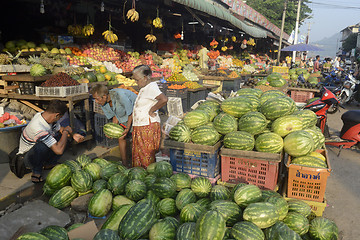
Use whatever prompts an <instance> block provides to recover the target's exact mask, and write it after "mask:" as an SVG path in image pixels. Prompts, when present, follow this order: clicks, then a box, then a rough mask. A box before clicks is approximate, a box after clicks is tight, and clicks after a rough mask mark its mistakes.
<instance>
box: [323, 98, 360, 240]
mask: <svg viewBox="0 0 360 240" xmlns="http://www.w3.org/2000/svg"><path fill="white" fill-rule="evenodd" d="M345 107H346V109H341V110H340V112H337V113H335V114H329V115H328V125H329V130H330V133H332V135H339V132H340V130H341V128H342V125H343V124H342V120H341V115H342V114H343V113H345V112H346V111H348V110H360V107H358V106H356V104H355V103H352V104H350V105H346V106H345ZM327 149H328V154H329V158H330V164H331V168H332V169H333V171H332V172H331V175H330V177H329V178H328V181H327V187H326V195H325V196H326V199H327V204H328V206H327V207H326V208H325V212H324V215H323V216H324V217H326V218H329V219H331V220H333V221H335V223H336V224H337V226H338V227H339V231H340V234H339V240H355V239H359V236H360V228H359V227H357V226H358V223H359V216H360V181H359V180H358V176H359V175H358V174H359V172H360V154H359V153H360V150H359V149H342V150H341V152H340V156H337V155H338V153H339V148H336V147H328V146H327Z"/></svg>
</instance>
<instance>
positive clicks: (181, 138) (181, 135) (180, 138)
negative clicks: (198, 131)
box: [169, 124, 191, 143]
mask: <svg viewBox="0 0 360 240" xmlns="http://www.w3.org/2000/svg"><path fill="white" fill-rule="evenodd" d="M169 137H170V139H171V140H174V141H177V142H185V143H187V142H190V141H191V131H190V128H189V127H188V126H186V125H185V124H176V125H175V126H174V127H172V128H171V129H170V132H169Z"/></svg>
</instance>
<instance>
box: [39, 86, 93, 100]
mask: <svg viewBox="0 0 360 240" xmlns="http://www.w3.org/2000/svg"><path fill="white" fill-rule="evenodd" d="M35 92H36V96H48V97H66V96H71V95H76V94H81V93H87V92H88V84H87V83H81V84H80V85H77V86H67V87H35Z"/></svg>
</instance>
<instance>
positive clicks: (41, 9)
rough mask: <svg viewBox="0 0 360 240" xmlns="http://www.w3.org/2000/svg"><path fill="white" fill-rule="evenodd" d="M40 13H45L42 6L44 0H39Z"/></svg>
mask: <svg viewBox="0 0 360 240" xmlns="http://www.w3.org/2000/svg"><path fill="white" fill-rule="evenodd" d="M40 13H41V14H44V13H45V6H44V0H40Z"/></svg>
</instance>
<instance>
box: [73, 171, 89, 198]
mask: <svg viewBox="0 0 360 240" xmlns="http://www.w3.org/2000/svg"><path fill="white" fill-rule="evenodd" d="M92 185H93V180H92V177H91V176H90V174H88V173H87V172H86V171H84V170H78V171H76V172H75V173H73V175H72V177H71V186H72V187H73V188H74V190H75V191H77V192H79V193H83V192H87V191H89V190H90V189H91V188H92Z"/></svg>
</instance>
